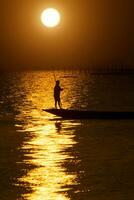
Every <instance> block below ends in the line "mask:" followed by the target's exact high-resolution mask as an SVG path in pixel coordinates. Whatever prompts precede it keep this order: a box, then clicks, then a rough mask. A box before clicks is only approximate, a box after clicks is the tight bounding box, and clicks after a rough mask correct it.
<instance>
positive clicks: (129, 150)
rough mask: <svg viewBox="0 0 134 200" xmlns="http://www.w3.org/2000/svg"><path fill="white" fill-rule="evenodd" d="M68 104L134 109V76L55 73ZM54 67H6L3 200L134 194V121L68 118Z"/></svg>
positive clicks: (109, 199) (129, 197) (2, 79)
mask: <svg viewBox="0 0 134 200" xmlns="http://www.w3.org/2000/svg"><path fill="white" fill-rule="evenodd" d="M55 74H56V77H57V78H59V79H60V80H61V85H62V87H63V88H64V91H63V94H62V104H63V107H65V108H75V109H95V110H117V111H118V110H129V111H131V110H133V111H134V76H116V75H107V76H106V75H105V76H104V75H90V74H88V73H83V72H62V71H60V72H55ZM53 76H54V75H53V72H52V71H48V72H21V73H8V74H7V73H1V74H0V199H1V200H113V199H114V200H133V199H134V120H61V119H59V118H57V117H55V116H53V115H50V114H47V113H45V112H43V111H42V108H49V107H53V104H54V103H53V87H54V77H53Z"/></svg>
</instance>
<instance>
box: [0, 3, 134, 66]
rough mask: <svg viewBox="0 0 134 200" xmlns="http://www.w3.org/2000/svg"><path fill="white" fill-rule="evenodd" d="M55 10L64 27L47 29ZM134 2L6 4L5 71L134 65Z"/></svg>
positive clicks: (2, 8)
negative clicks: (49, 12)
mask: <svg viewBox="0 0 134 200" xmlns="http://www.w3.org/2000/svg"><path fill="white" fill-rule="evenodd" d="M47 7H54V8H56V9H58V10H59V11H60V13H61V23H60V25H59V26H57V27H56V28H54V29H48V28H46V27H44V26H43V24H42V23H41V20H40V15H41V12H42V11H43V10H44V9H45V8H47ZM133 7H134V3H133V1H132V0H127V1H126V0H73V1H72V0H50V1H49V0H1V1H0V27H1V30H0V69H7V70H10V69H17V70H20V69H47V68H50V69H51V68H66V69H68V68H92V67H95V66H100V67H101V66H108V65H109V64H113V65H114V64H117V65H120V64H123V65H125V66H127V65H129V66H131V67H133V66H134V25H133V20H134V12H133Z"/></svg>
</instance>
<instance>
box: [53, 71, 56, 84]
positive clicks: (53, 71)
mask: <svg viewBox="0 0 134 200" xmlns="http://www.w3.org/2000/svg"><path fill="white" fill-rule="evenodd" d="M53 76H54V80H55V82H56V75H55V73H54V71H53Z"/></svg>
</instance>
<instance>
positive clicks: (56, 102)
mask: <svg viewBox="0 0 134 200" xmlns="http://www.w3.org/2000/svg"><path fill="white" fill-rule="evenodd" d="M55 108H56V109H57V100H56V99H55Z"/></svg>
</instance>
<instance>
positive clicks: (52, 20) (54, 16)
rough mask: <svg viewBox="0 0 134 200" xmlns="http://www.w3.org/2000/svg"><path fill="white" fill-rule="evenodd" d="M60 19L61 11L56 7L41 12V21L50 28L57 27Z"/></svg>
mask: <svg viewBox="0 0 134 200" xmlns="http://www.w3.org/2000/svg"><path fill="white" fill-rule="evenodd" d="M60 20H61V16H60V13H59V11H58V10H56V9H55V8H47V9H45V10H44V11H43V12H42V14H41V21H42V23H43V24H44V25H45V26H46V27H48V28H53V27H56V26H57V25H58V24H59V23H60Z"/></svg>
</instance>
